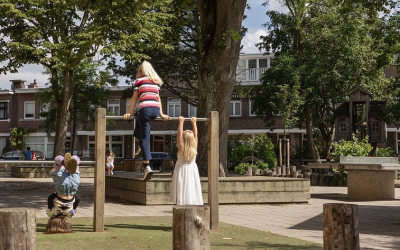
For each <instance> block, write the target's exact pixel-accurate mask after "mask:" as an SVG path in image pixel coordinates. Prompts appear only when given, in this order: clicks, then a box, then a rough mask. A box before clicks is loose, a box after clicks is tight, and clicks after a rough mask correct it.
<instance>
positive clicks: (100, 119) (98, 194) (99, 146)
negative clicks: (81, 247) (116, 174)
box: [93, 108, 106, 232]
mask: <svg viewBox="0 0 400 250" xmlns="http://www.w3.org/2000/svg"><path fill="white" fill-rule="evenodd" d="M105 145H106V109H105V108H98V109H96V123H95V146H94V147H95V148H94V150H95V159H96V169H95V172H94V216H93V217H94V218H93V231H94V232H104V203H105V189H106V188H105V174H106V173H105V165H106V162H105V161H106V148H105Z"/></svg>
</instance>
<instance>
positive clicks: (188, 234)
mask: <svg viewBox="0 0 400 250" xmlns="http://www.w3.org/2000/svg"><path fill="white" fill-rule="evenodd" d="M172 230H173V235H172V245H173V247H172V249H174V250H209V249H210V208H209V206H207V205H204V206H174V208H173V218H172Z"/></svg>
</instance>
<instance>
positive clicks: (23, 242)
mask: <svg viewBox="0 0 400 250" xmlns="http://www.w3.org/2000/svg"><path fill="white" fill-rule="evenodd" d="M0 249H7V250H32V249H33V250H35V249H36V209H33V208H0Z"/></svg>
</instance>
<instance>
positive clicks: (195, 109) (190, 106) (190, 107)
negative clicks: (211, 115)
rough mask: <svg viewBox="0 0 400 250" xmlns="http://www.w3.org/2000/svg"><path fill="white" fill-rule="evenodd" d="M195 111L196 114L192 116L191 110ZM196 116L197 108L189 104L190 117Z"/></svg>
mask: <svg viewBox="0 0 400 250" xmlns="http://www.w3.org/2000/svg"><path fill="white" fill-rule="evenodd" d="M192 108H193V109H194V114H192V112H191V109H192ZM192 116H195V117H197V107H196V106H194V105H191V104H188V117H192Z"/></svg>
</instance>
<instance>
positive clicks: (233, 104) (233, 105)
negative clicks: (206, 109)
mask: <svg viewBox="0 0 400 250" xmlns="http://www.w3.org/2000/svg"><path fill="white" fill-rule="evenodd" d="M235 104H239V105H240V106H239V115H236V114H235V113H236V112H235V111H236V107H235V106H236V105H235ZM231 105H232V106H231ZM231 107H232V108H233V109H232V115H231ZM240 116H242V100H234V101H231V102H230V104H229V117H240Z"/></svg>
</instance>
